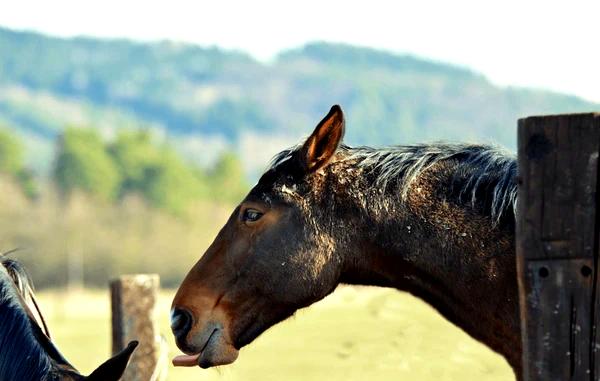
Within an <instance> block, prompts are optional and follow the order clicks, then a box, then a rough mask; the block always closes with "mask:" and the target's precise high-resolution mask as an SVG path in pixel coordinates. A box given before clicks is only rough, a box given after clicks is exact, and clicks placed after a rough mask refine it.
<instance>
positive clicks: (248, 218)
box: [242, 208, 263, 222]
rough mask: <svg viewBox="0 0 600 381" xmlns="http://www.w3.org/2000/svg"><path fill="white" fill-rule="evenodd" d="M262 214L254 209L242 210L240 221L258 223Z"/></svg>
mask: <svg viewBox="0 0 600 381" xmlns="http://www.w3.org/2000/svg"><path fill="white" fill-rule="evenodd" d="M262 216H263V214H262V213H261V212H259V211H258V210H256V209H250V208H248V209H246V210H244V214H242V221H244V222H254V221H258V220H259V219H260V218H261V217H262Z"/></svg>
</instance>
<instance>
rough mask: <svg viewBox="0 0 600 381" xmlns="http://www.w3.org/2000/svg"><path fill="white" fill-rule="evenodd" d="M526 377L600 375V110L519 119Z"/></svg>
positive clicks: (519, 244)
mask: <svg viewBox="0 0 600 381" xmlns="http://www.w3.org/2000/svg"><path fill="white" fill-rule="evenodd" d="M518 146H519V158H518V163H519V164H518V165H519V196H518V213H517V216H518V218H517V268H518V277H519V292H520V305H521V329H522V335H523V370H524V380H526V381H533V380H552V381H554V380H557V381H558V380H561V381H563V380H588V381H589V380H594V381H595V380H600V368H599V366H600V361H597V357H596V350H597V348H599V347H600V346H599V343H598V338H597V335H596V326H597V323H598V321H599V318H600V310H599V309H598V307H599V303H598V293H597V290H598V284H597V282H598V238H599V234H598V233H599V229H600V224H599V221H600V213H599V203H598V195H600V190H599V189H598V179H599V177H598V169H599V168H598V154H599V152H600V114H574V115H556V116H541V117H530V118H525V119H521V120H519V133H518Z"/></svg>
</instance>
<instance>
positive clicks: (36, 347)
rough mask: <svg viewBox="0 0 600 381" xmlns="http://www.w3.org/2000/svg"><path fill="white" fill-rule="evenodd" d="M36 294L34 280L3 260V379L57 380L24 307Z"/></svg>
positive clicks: (0, 258) (0, 259) (0, 303)
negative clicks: (33, 291) (29, 295)
mask: <svg viewBox="0 0 600 381" xmlns="http://www.w3.org/2000/svg"><path fill="white" fill-rule="evenodd" d="M30 290H33V285H32V282H31V279H30V278H29V276H28V275H27V273H26V272H25V269H24V268H23V267H22V266H21V265H20V264H19V263H18V262H17V261H14V260H11V259H7V258H6V257H4V256H3V255H2V256H0V379H1V380H24V381H25V380H44V381H51V380H54V379H57V378H56V376H57V374H56V372H55V371H54V367H53V362H52V357H51V356H50V355H49V354H48V353H47V348H45V346H44V345H43V344H42V343H40V342H39V339H38V338H39V335H40V333H41V330H40V328H39V327H38V326H37V324H36V323H35V322H34V321H32V320H31V319H32V318H31V317H30V316H29V315H28V314H27V311H26V309H25V307H24V298H25V297H26V296H25V295H27V294H21V292H23V291H26V292H29V291H30ZM36 328H37V331H36Z"/></svg>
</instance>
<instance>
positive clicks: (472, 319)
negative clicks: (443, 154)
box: [335, 171, 521, 367]
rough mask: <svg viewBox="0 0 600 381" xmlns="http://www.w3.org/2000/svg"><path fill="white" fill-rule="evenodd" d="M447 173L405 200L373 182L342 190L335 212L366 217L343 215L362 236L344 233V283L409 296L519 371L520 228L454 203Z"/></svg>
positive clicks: (426, 179)
mask: <svg viewBox="0 0 600 381" xmlns="http://www.w3.org/2000/svg"><path fill="white" fill-rule="evenodd" d="M346 172H347V171H346ZM440 173H442V172H438V173H437V174H435V176H434V175H433V174H432V173H430V174H429V175H428V174H423V175H422V176H421V177H420V178H419V179H418V180H417V181H415V182H414V183H413V184H412V185H411V187H410V189H409V190H408V192H407V193H406V197H405V198H404V199H403V200H402V201H400V200H401V197H400V196H399V195H398V194H397V193H395V192H392V191H389V190H381V189H378V188H377V187H376V186H375V185H374V184H372V183H370V181H369V180H368V178H366V177H356V178H354V179H353V180H351V181H350V183H351V184H354V185H353V186H346V187H339V186H337V187H335V189H336V190H337V192H338V194H337V196H336V199H337V200H338V205H337V207H336V209H338V210H342V211H347V210H354V211H360V212H359V215H358V216H355V217H349V216H338V217H341V218H342V219H344V221H345V222H344V224H345V226H344V227H343V229H344V230H346V231H348V230H349V231H353V232H355V234H353V235H352V237H350V235H349V234H347V233H340V234H342V235H344V234H345V239H344V240H345V241H346V242H348V246H347V250H346V252H347V255H346V258H345V260H344V263H345V265H344V269H343V273H342V276H341V281H342V282H344V283H351V284H366V285H377V286H385V287H394V288H397V289H399V290H402V291H408V292H410V293H412V294H413V295H415V296H417V297H419V298H421V299H423V300H424V301H425V302H427V303H429V304H430V305H432V306H433V307H434V308H436V309H437V310H438V311H439V312H440V313H441V314H442V315H444V316H445V317H446V318H447V319H448V320H450V321H451V322H453V323H454V324H456V325H458V326H459V327H461V328H462V329H464V330H465V331H466V332H467V333H469V334H470V335H471V336H473V337H475V338H476V339H478V340H480V341H482V342H484V343H486V344H487V345H488V346H490V347H491V348H492V349H495V350H496V351H498V352H500V353H502V354H504V355H505V357H507V359H508V361H509V362H510V363H511V365H512V366H513V367H519V366H520V351H519V350H518V348H520V346H521V343H520V327H519V316H518V295H517V282H516V265H515V253H514V236H513V232H512V230H511V229H513V228H512V226H511V224H510V223H508V224H506V223H505V224H500V225H498V224H495V223H494V222H493V220H492V219H491V218H490V217H489V216H486V215H482V214H479V213H478V212H477V210H476V209H474V208H473V207H471V206H470V205H461V204H460V203H455V202H452V200H448V199H447V197H446V196H447V194H446V192H447V191H446V189H448V187H446V186H445V185H446V182H447V181H449V179H448V178H444V176H443V175H442V176H440ZM344 181H345V182H346V183H348V179H345V180H344ZM355 187H358V188H359V189H361V191H357V190H356V188H355ZM340 189H344V191H343V194H340V191H339V190H340ZM339 203H342V204H345V205H339ZM348 221H352V222H351V223H349V222H348ZM352 224H354V226H352V227H351V228H350V229H348V225H350V226H351V225H352ZM515 354H516V355H515Z"/></svg>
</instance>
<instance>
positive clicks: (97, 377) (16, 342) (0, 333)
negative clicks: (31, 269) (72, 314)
mask: <svg viewBox="0 0 600 381" xmlns="http://www.w3.org/2000/svg"><path fill="white" fill-rule="evenodd" d="M33 311H36V312H37V316H36V314H35V313H34V312H33ZM38 319H39V320H41V323H40V324H38ZM137 345H138V343H137V342H135V341H133V342H131V343H129V345H128V346H127V348H125V349H124V350H123V351H121V352H120V353H118V354H116V355H115V356H113V357H112V358H110V359H108V360H107V361H106V362H104V363H103V364H102V365H100V366H99V367H98V368H97V369H96V370H95V371H93V372H92V374H90V375H89V376H87V377H86V376H83V375H81V374H80V373H79V372H78V371H77V369H75V368H74V367H73V366H72V365H71V364H70V363H69V362H68V361H67V360H66V359H65V358H64V357H63V356H62V354H61V353H60V352H59V351H58V349H57V348H56V347H55V346H54V344H53V343H52V341H51V340H50V334H49V332H48V328H47V327H46V324H45V322H44V318H43V316H42V314H41V312H40V310H39V309H38V307H37V303H36V302H35V296H34V295H33V284H32V283H31V280H30V278H29V276H28V275H27V273H26V272H25V270H24V268H23V267H22V266H21V265H20V264H19V263H18V262H16V261H14V260H12V259H8V258H6V256H5V255H3V254H0V380H2V381H40V380H43V381H117V380H119V379H120V378H121V376H122V374H123V371H124V370H125V367H126V366H127V362H128V361H129V357H130V356H131V354H132V353H133V351H134V349H135V348H136V347H137Z"/></svg>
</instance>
